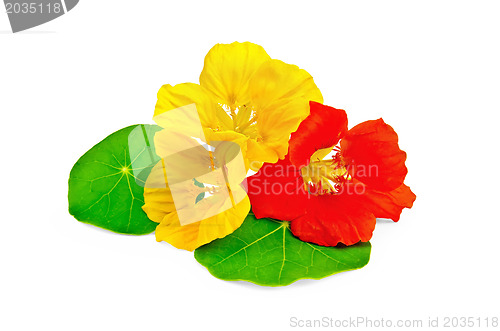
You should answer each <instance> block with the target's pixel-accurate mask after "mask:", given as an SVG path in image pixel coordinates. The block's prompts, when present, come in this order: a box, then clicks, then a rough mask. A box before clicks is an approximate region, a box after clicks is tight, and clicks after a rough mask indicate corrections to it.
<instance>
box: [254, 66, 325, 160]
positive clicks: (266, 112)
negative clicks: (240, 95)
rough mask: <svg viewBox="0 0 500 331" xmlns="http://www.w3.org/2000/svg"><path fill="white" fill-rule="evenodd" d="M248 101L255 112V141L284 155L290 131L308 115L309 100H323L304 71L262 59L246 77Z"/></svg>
mask: <svg viewBox="0 0 500 331" xmlns="http://www.w3.org/2000/svg"><path fill="white" fill-rule="evenodd" d="M249 90H250V95H251V98H252V105H253V107H254V110H255V111H256V114H257V131H258V135H259V136H260V137H259V138H261V139H258V140H257V144H263V145H265V146H266V147H269V148H270V149H272V150H274V151H275V153H276V155H277V157H279V158H284V156H285V155H286V154H287V152H288V140H289V138H290V134H291V133H292V132H294V131H296V130H297V128H298V126H299V124H300V122H301V121H302V120H303V119H304V118H306V117H307V116H308V115H309V101H316V102H321V103H322V102H323V97H322V95H321V92H320V90H319V89H318V87H317V86H316V84H315V83H314V81H313V78H312V77H311V75H309V73H307V71H305V70H303V69H299V68H298V67H297V66H295V65H290V64H286V63H284V62H282V61H279V60H271V61H268V62H266V63H264V64H263V65H262V66H261V67H260V68H259V70H258V71H257V72H256V73H255V74H254V76H253V77H252V79H251V81H250V86H249Z"/></svg>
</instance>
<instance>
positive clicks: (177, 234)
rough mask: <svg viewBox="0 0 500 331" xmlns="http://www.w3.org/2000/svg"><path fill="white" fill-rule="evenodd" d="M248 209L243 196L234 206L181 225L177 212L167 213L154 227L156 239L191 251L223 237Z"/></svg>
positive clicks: (232, 229) (246, 199)
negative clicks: (200, 219) (198, 220)
mask: <svg viewBox="0 0 500 331" xmlns="http://www.w3.org/2000/svg"><path fill="white" fill-rule="evenodd" d="M249 211H250V200H249V199H248V197H245V199H243V200H242V201H241V202H240V203H238V204H237V205H236V206H235V207H233V208H231V209H228V210H226V211H224V212H222V213H220V214H217V215H215V216H212V217H209V218H207V219H204V220H202V221H200V222H197V223H192V224H188V225H183V226H181V225H180V223H179V217H178V216H177V212H173V213H170V214H167V215H166V216H165V217H164V218H163V220H162V221H161V223H160V224H159V225H158V226H157V227H156V232H155V235H156V240H157V241H166V242H168V243H170V244H171V245H173V246H175V247H177V248H180V249H185V250H188V251H193V250H195V249H196V248H198V247H200V246H202V245H205V244H207V243H209V242H211V241H213V240H215V239H218V238H223V237H225V236H227V235H228V234H230V233H232V232H233V231H234V230H236V229H237V228H239V227H240V225H241V224H242V223H243V220H244V219H245V217H246V216H247V214H248V212H249Z"/></svg>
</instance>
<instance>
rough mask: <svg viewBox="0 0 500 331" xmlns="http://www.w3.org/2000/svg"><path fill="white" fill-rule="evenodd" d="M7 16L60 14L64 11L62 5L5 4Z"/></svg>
mask: <svg viewBox="0 0 500 331" xmlns="http://www.w3.org/2000/svg"><path fill="white" fill-rule="evenodd" d="M5 9H6V10H7V14H43V13H46V14H59V13H61V12H62V11H63V8H62V5H61V3H34V2H22V3H19V2H16V3H10V2H7V3H6V4H5Z"/></svg>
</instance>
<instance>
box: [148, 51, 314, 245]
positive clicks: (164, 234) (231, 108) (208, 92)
mask: <svg viewBox="0 0 500 331" xmlns="http://www.w3.org/2000/svg"><path fill="white" fill-rule="evenodd" d="M309 101H316V102H319V103H322V102H323V97H322V95H321V92H320V91H319V89H318V88H317V86H316V84H315V83H314V81H313V78H312V77H311V76H310V75H309V74H308V73H307V72H306V71H305V70H302V69H299V68H298V67H297V66H295V65H290V64H286V63H284V62H282V61H279V60H275V59H271V58H270V57H269V55H268V54H267V53H266V51H265V50H264V48H262V47H261V46H259V45H256V44H252V43H249V42H245V43H238V42H235V43H232V44H217V45H215V46H214V47H213V48H212V49H211V50H210V51H209V52H208V54H207V56H206V57H205V65H204V68H203V71H202V72H201V75H200V84H193V83H184V84H178V85H175V86H172V85H164V86H162V87H161V89H160V91H159V92H158V102H157V104H156V107H155V118H158V117H161V115H162V114H164V113H166V112H169V111H171V110H174V109H178V108H180V107H184V106H187V105H190V104H195V105H196V109H197V111H198V115H199V118H200V122H201V126H202V127H203V131H204V134H205V137H206V140H207V142H210V141H221V140H222V141H231V142H234V143H236V144H238V145H239V146H240V148H241V152H242V155H243V158H244V162H245V165H246V167H250V168H251V169H253V170H258V169H259V168H260V166H261V165H262V164H263V163H264V162H268V163H275V162H277V161H278V160H279V159H280V158H281V159H282V158H284V157H285V155H286V154H287V152H288V140H289V137H290V134H291V133H292V132H294V131H295V130H297V128H298V126H299V124H300V122H301V121H302V120H303V119H305V118H306V117H307V116H308V115H309ZM158 124H159V125H160V126H162V123H161V122H160V121H158ZM161 137H162V134H161V131H160V132H159V133H157V135H156V136H155V145H156V146H158V145H160V144H162V143H168V142H162V141H160V140H161ZM157 166H158V167H159V165H157ZM157 173H160V174H161V173H162V172H161V171H159V170H158V171H157ZM150 177H154V176H153V175H151V176H150ZM149 180H150V179H148V181H149ZM165 180H166V178H165ZM192 186H193V187H190V188H189V189H188V188H186V194H188V193H187V191H190V192H191V193H190V194H191V195H194V194H195V193H199V192H200V189H201V188H199V187H198V188H196V187H197V185H196V182H193V185H192ZM205 191H206V190H205ZM212 193H213V195H211V196H210V197H209V198H207V200H209V199H212V200H216V199H217V192H215V193H214V192H212ZM144 198H145V205H144V207H143V209H144V210H145V211H146V213H147V214H148V216H149V218H150V219H152V220H153V221H155V222H158V223H160V224H159V225H158V227H157V230H156V239H157V240H158V241H167V242H169V243H171V244H172V245H174V246H175V247H178V248H182V249H187V250H194V249H196V248H197V247H199V246H201V245H203V244H206V243H209V242H211V241H212V240H215V239H217V238H222V237H224V236H226V235H228V234H230V233H232V232H233V231H234V230H236V229H237V228H238V227H239V226H240V225H241V223H242V222H243V220H244V218H245V216H246V215H247V213H248V211H249V209H250V203H249V201H248V197H245V199H243V200H242V201H240V202H238V203H237V204H234V205H233V208H230V209H228V210H225V211H224V212H221V213H220V214H218V215H215V216H211V217H209V218H207V219H204V220H202V221H200V222H196V223H192V224H187V225H181V224H180V221H179V218H178V217H177V212H178V211H177V210H176V208H182V206H177V205H175V206H174V203H173V199H172V193H171V191H170V190H169V188H168V185H167V187H165V188H152V187H148V185H146V188H145V191H144ZM195 198H196V195H194V199H195ZM190 199H191V198H190ZM212 203H216V202H213V201H212Z"/></svg>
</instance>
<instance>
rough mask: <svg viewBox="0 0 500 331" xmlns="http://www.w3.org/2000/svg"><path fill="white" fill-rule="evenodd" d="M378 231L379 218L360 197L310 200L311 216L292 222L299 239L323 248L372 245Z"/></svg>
mask: <svg viewBox="0 0 500 331" xmlns="http://www.w3.org/2000/svg"><path fill="white" fill-rule="evenodd" d="M374 229H375V216H374V215H373V214H372V213H371V212H370V211H369V210H368V209H366V208H365V207H364V206H363V204H362V199H359V196H343V195H322V196H310V199H309V204H308V207H307V213H306V214H305V215H303V216H300V217H299V218H297V219H296V220H294V221H292V222H291V230H292V233H293V234H294V235H295V236H297V237H299V239H301V240H303V241H307V242H312V243H315V244H318V245H321V246H336V245H337V244H338V243H343V244H345V245H353V244H356V243H358V242H359V241H369V240H370V238H371V237H372V233H373V230H374Z"/></svg>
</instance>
